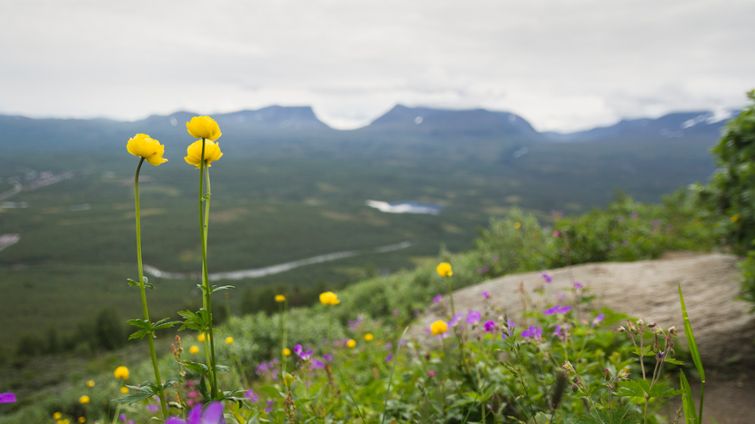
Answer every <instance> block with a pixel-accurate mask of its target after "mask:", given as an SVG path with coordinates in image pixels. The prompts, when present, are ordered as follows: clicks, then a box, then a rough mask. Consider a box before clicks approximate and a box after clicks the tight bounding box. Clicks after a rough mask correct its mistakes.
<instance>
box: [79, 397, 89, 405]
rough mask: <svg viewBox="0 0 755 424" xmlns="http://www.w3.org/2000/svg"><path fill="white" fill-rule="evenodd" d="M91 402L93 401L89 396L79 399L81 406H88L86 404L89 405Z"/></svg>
mask: <svg viewBox="0 0 755 424" xmlns="http://www.w3.org/2000/svg"><path fill="white" fill-rule="evenodd" d="M90 401H91V399H89V396H87V395H82V396H81V397H80V398H79V403H80V404H82V405H86V404H88V403H89V402H90Z"/></svg>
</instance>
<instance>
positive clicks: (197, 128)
mask: <svg viewBox="0 0 755 424" xmlns="http://www.w3.org/2000/svg"><path fill="white" fill-rule="evenodd" d="M186 131H188V132H189V134H190V135H191V136H192V137H196V138H204V139H206V140H212V141H215V140H217V139H219V138H220V136H221V135H223V133H222V132H221V131H220V126H219V125H218V123H217V122H215V120H214V119H212V118H210V117H209V116H195V117H193V118H191V120H190V121H189V122H187V123H186Z"/></svg>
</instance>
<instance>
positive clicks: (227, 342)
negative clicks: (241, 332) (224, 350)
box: [225, 336, 233, 345]
mask: <svg viewBox="0 0 755 424" xmlns="http://www.w3.org/2000/svg"><path fill="white" fill-rule="evenodd" d="M225 344H227V345H232V344H233V337H231V336H228V337H226V338H225Z"/></svg>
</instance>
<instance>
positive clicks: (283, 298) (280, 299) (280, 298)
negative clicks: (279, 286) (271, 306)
mask: <svg viewBox="0 0 755 424" xmlns="http://www.w3.org/2000/svg"><path fill="white" fill-rule="evenodd" d="M275 301H276V302H278V303H283V302H285V301H286V296H284V295H282V294H276V295H275Z"/></svg>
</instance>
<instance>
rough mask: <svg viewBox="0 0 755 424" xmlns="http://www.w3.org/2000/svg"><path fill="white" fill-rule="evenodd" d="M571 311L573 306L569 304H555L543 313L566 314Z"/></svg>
mask: <svg viewBox="0 0 755 424" xmlns="http://www.w3.org/2000/svg"><path fill="white" fill-rule="evenodd" d="M569 311H571V306H568V305H564V306H561V305H556V306H553V307H550V308H548V309H546V310H545V311H543V313H544V314H545V315H553V314H566V313H568V312H569Z"/></svg>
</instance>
